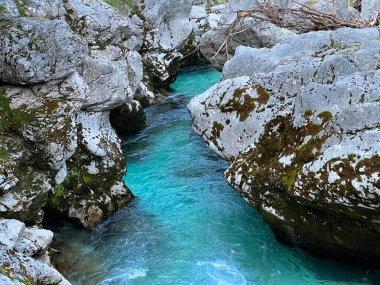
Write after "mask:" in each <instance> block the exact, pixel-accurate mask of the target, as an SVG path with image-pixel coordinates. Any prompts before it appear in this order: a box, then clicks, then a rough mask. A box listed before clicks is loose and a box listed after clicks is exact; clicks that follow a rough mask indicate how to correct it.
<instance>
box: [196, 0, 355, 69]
mask: <svg viewBox="0 0 380 285" xmlns="http://www.w3.org/2000/svg"><path fill="white" fill-rule="evenodd" d="M257 3H258V4H259V5H269V6H271V7H281V8H299V7H300V5H305V6H308V7H310V8H312V9H315V10H316V11H319V12H322V13H328V14H332V15H334V16H336V17H337V18H339V19H341V20H343V21H354V22H360V21H361V19H360V16H359V12H358V11H357V10H355V9H354V8H352V7H350V6H349V5H348V1H346V0H333V1H331V0H316V1H296V2H294V1H291V0H271V1H249V0H231V1H229V2H228V4H227V6H226V8H225V9H224V10H223V13H222V15H221V17H220V20H219V21H218V25H217V26H214V27H212V29H211V30H210V31H208V32H207V33H205V34H204V35H203V36H202V38H201V41H200V50H201V52H202V54H203V55H204V56H205V58H207V59H208V60H209V61H210V62H211V63H212V64H213V65H214V66H215V67H216V68H218V69H220V70H222V68H223V65H224V64H225V62H226V61H227V60H228V59H230V58H232V56H233V55H234V53H235V50H236V48H237V47H239V46H247V47H254V48H264V47H265V48H271V47H273V46H275V45H276V44H277V43H279V42H281V41H282V40H284V39H286V38H288V37H291V36H293V35H294V34H296V33H300V32H303V31H302V28H301V27H302V25H301V24H300V25H299V28H298V27H297V25H295V28H294V29H286V28H282V27H281V26H277V25H276V24H275V23H273V22H271V21H267V20H265V19H267V17H266V16H265V15H262V14H256V15H257V16H258V18H255V17H245V18H244V19H243V20H241V21H240V22H239V23H238V24H236V25H234V27H233V28H231V24H232V23H234V21H235V20H236V19H237V14H238V12H239V11H241V10H248V9H254V8H257ZM263 19H264V20H263ZM285 19H286V20H287V21H291V22H294V23H297V21H299V19H297V17H296V16H290V15H287V16H286V17H285ZM227 35H229V36H228V45H227V49H226V48H225V47H226V42H225V41H226V39H227Z"/></svg>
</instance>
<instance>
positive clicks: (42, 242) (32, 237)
mask: <svg viewBox="0 0 380 285" xmlns="http://www.w3.org/2000/svg"><path fill="white" fill-rule="evenodd" d="M52 240H53V232H51V231H49V230H45V229H39V228H26V229H25V230H24V232H23V233H22V237H21V240H20V241H19V242H18V243H17V244H16V246H15V250H16V251H18V252H20V253H23V254H24V255H26V256H34V255H42V254H43V253H45V252H46V250H47V248H48V246H49V245H50V243H51V242H52Z"/></svg>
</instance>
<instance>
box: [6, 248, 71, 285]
mask: <svg viewBox="0 0 380 285" xmlns="http://www.w3.org/2000/svg"><path fill="white" fill-rule="evenodd" d="M0 264H1V269H2V270H1V273H0V281H1V282H3V281H4V282H6V283H1V284H42V285H70V283H69V282H68V281H67V280H66V279H65V278H64V277H63V276H62V275H61V274H60V273H59V272H58V271H57V270H55V269H54V268H52V267H49V266H48V265H46V264H44V263H42V262H40V261H37V260H35V259H33V258H31V257H26V256H24V255H22V254H21V253H18V252H17V251H15V250H13V249H11V248H10V247H8V246H6V245H4V244H2V243H0ZM10 280H11V281H10Z"/></svg>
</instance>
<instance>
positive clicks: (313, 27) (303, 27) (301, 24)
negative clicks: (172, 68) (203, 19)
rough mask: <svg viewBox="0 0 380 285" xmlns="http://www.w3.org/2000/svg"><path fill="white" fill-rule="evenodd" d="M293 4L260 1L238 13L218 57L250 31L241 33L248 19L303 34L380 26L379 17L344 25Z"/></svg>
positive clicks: (331, 16) (331, 17) (329, 17)
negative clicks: (235, 37)
mask: <svg viewBox="0 0 380 285" xmlns="http://www.w3.org/2000/svg"><path fill="white" fill-rule="evenodd" d="M292 2H293V3H295V4H296V6H295V7H292V8H285V7H277V6H272V5H270V4H268V3H267V2H265V3H259V1H258V0H256V8H254V9H248V10H241V11H238V12H237V18H236V20H235V21H234V22H233V23H232V24H230V25H229V26H228V28H227V29H226V32H225V35H226V37H225V40H224V42H223V43H222V45H221V46H220V47H219V49H218V51H217V52H216V54H215V55H214V57H216V56H217V55H218V54H219V53H221V52H223V51H225V53H226V55H228V43H229V41H230V40H231V38H233V36H234V35H236V34H238V33H241V32H243V31H245V30H247V29H249V28H250V27H246V28H245V29H243V30H242V29H241V27H243V26H244V25H243V24H244V20H245V19H247V18H250V19H256V20H260V21H268V22H271V23H274V24H276V25H277V26H279V27H282V28H287V29H290V30H295V31H298V32H301V33H306V32H310V31H321V30H335V29H338V28H343V27H349V28H358V29H362V28H367V27H373V26H376V25H379V24H380V15H376V17H375V18H374V19H373V20H371V21H369V22H365V23H363V22H350V21H343V20H341V19H339V18H338V17H337V16H335V15H332V14H328V13H323V12H320V11H317V10H315V9H313V8H311V7H308V6H306V5H304V4H302V3H299V2H297V1H296V0H292Z"/></svg>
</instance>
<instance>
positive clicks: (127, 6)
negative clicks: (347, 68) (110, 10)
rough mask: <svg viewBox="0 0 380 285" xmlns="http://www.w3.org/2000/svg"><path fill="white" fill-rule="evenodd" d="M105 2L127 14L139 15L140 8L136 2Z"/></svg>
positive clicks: (129, 0) (122, 0)
mask: <svg viewBox="0 0 380 285" xmlns="http://www.w3.org/2000/svg"><path fill="white" fill-rule="evenodd" d="M104 2H106V3H107V4H109V5H111V6H112V7H115V8H116V9H118V10H119V11H120V12H123V13H125V14H129V13H131V12H132V13H135V14H137V13H138V11H139V6H138V4H136V2H135V1H134V0H104Z"/></svg>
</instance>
